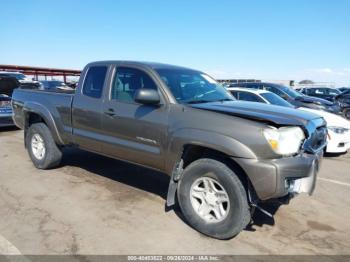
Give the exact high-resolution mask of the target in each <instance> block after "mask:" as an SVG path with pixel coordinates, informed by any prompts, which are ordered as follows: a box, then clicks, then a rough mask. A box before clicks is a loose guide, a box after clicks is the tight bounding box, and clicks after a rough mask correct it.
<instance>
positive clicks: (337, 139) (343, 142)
mask: <svg viewBox="0 0 350 262" xmlns="http://www.w3.org/2000/svg"><path fill="white" fill-rule="evenodd" d="M328 135H329V136H328V144H327V148H326V152H327V153H345V152H346V151H348V150H349V149H350V132H346V133H344V134H337V133H334V132H332V131H330V130H329V129H328Z"/></svg>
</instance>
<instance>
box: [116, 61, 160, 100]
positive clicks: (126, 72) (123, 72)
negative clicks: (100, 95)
mask: <svg viewBox="0 0 350 262" xmlns="http://www.w3.org/2000/svg"><path fill="white" fill-rule="evenodd" d="M142 88H147V89H154V90H157V85H156V84H155V83H154V81H153V80H152V79H151V77H150V76H149V75H148V74H147V73H145V72H144V71H141V70H139V69H135V68H128V67H118V68H117V71H116V73H115V76H114V80H113V85H112V91H111V99H112V100H118V101H122V102H128V103H133V102H134V96H135V93H136V91H137V90H139V89H142Z"/></svg>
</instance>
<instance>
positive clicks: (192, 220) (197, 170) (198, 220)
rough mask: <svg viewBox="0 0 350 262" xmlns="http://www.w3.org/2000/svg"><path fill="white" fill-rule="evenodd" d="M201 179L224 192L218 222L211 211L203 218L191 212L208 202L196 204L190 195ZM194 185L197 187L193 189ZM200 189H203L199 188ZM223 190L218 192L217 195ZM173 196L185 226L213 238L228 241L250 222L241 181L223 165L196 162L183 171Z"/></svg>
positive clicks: (245, 194) (245, 193)
mask: <svg viewBox="0 0 350 262" xmlns="http://www.w3.org/2000/svg"><path fill="white" fill-rule="evenodd" d="M208 179H209V180H208ZM201 180H203V181H204V182H205V180H208V181H212V182H214V184H215V183H216V182H218V183H219V184H215V187H216V190H218V188H220V187H218V185H220V186H221V187H222V189H223V190H224V191H226V192H225V193H226V194H227V197H228V200H229V201H228V202H227V203H226V216H223V217H222V220H218V219H216V218H215V217H216V216H215V212H213V211H210V213H209V214H208V215H207V217H206V218H203V217H202V216H201V215H200V214H199V213H198V212H197V211H196V210H195V206H196V205H198V203H200V204H199V205H200V206H201V205H202V202H205V203H209V201H207V200H205V201H200V200H199V199H197V198H193V197H192V195H193V194H191V193H192V192H194V191H192V189H193V190H194V189H196V190H198V188H200V189H201V186H200V184H198V181H201ZM215 181H216V182H215ZM197 184H198V186H196V185H197ZM202 187H205V186H203V185H202ZM201 190H202V189H201ZM224 191H222V190H220V191H219V192H224ZM213 192H215V190H214V191H213ZM194 193H197V192H194ZM201 194H203V193H201ZM210 194H212V193H210ZM177 197H178V203H179V206H180V209H181V211H182V213H183V216H184V218H185V220H186V221H187V222H188V223H189V225H190V226H192V227H193V228H194V229H196V230H197V231H199V232H201V233H203V234H205V235H207V236H210V237H213V238H217V239H230V238H232V237H234V236H236V235H237V234H238V233H240V232H241V231H242V230H243V229H244V228H245V227H246V226H247V225H248V224H249V222H250V220H251V215H250V209H249V205H248V200H247V192H246V190H245V188H244V186H243V185H242V182H241V180H240V179H239V178H238V176H237V175H236V174H235V172H234V170H232V169H230V168H229V167H228V166H227V165H225V164H224V163H223V162H220V161H217V160H214V159H209V158H203V159H199V160H196V161H194V162H193V163H191V164H190V165H189V166H187V167H186V168H185V170H184V173H183V176H182V179H181V180H180V182H179V186H178V191H177ZM209 200H210V199H209ZM214 201H215V200H214ZM197 202H198V203H197ZM210 202H212V200H210ZM194 204H195V205H194ZM199 209H200V208H199ZM224 209H225V206H224ZM206 210H208V209H206ZM204 213H207V212H204ZM210 216H211V218H210ZM208 217H209V218H208ZM210 220H213V221H210Z"/></svg>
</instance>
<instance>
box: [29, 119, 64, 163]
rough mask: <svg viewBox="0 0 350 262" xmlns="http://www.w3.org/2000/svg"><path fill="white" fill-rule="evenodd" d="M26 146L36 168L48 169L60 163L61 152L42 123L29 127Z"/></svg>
mask: <svg viewBox="0 0 350 262" xmlns="http://www.w3.org/2000/svg"><path fill="white" fill-rule="evenodd" d="M26 146H27V150H28V153H29V156H30V158H31V160H32V162H33V164H34V165H35V167H36V168H39V169H49V168H53V167H56V166H58V165H59V164H60V162H61V159H62V152H61V150H60V149H59V148H58V146H57V145H56V143H55V141H54V139H53V137H52V135H51V132H50V130H49V128H48V127H47V126H46V125H45V124H44V123H36V124H33V125H31V126H30V127H29V129H28V131H27V135H26Z"/></svg>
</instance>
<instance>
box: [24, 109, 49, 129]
mask: <svg viewBox="0 0 350 262" xmlns="http://www.w3.org/2000/svg"><path fill="white" fill-rule="evenodd" d="M35 123H44V124H46V122H45V120H44V118H42V117H41V116H40V115H39V114H37V113H32V112H30V113H28V115H27V123H26V128H28V127H30V126H31V125H32V124H35ZM46 125H47V124H46Z"/></svg>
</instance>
